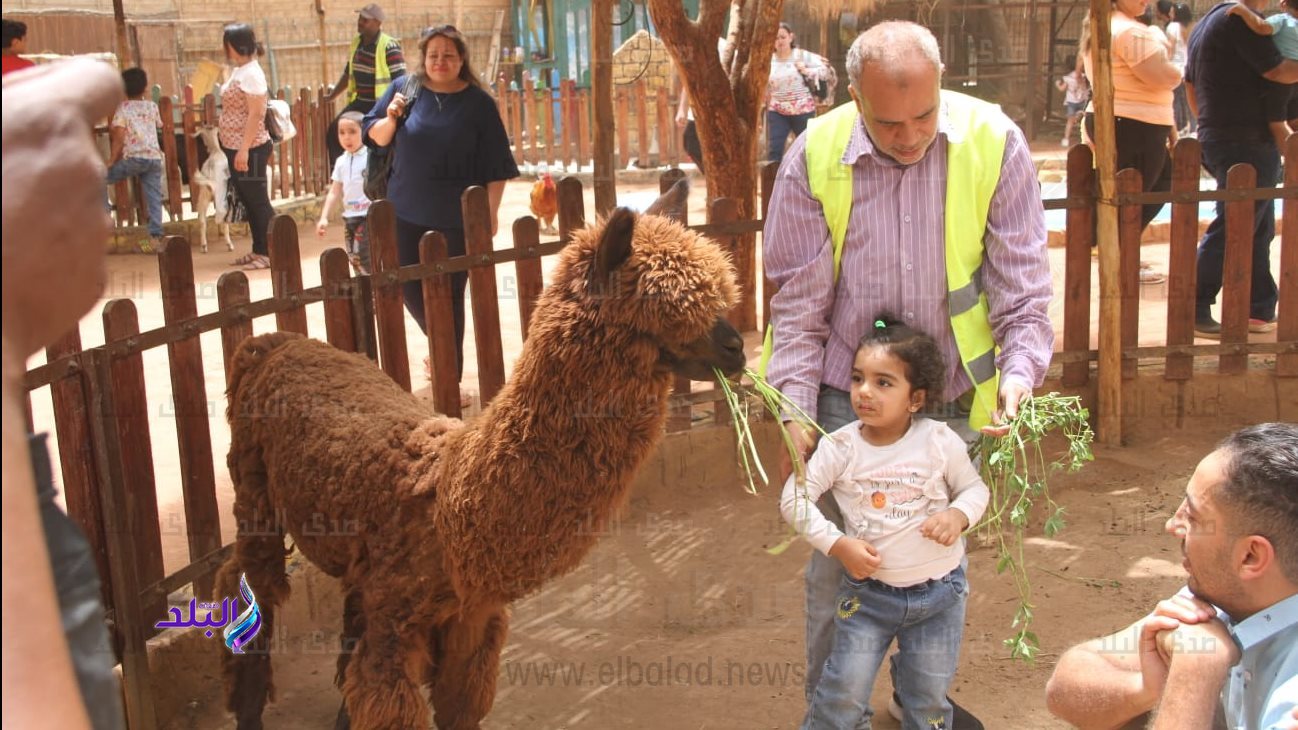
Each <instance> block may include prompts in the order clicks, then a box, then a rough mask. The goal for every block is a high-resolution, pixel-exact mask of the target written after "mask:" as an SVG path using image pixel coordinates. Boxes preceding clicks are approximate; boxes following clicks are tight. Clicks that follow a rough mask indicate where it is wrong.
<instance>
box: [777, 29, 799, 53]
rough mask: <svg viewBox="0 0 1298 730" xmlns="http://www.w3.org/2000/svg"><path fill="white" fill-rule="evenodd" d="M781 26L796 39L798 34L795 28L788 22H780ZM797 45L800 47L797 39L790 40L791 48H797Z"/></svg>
mask: <svg viewBox="0 0 1298 730" xmlns="http://www.w3.org/2000/svg"><path fill="white" fill-rule="evenodd" d="M780 28H781V29H783V30H784V32H785V33H788V34H789V35H791V36H793V37H794V38H795V39H796V38H797V36H798V34H797V33H794V32H793V28H792V27H791V26H790V25H789V24H788V23H780ZM797 47H798V42H797V40H791V41H789V48H797Z"/></svg>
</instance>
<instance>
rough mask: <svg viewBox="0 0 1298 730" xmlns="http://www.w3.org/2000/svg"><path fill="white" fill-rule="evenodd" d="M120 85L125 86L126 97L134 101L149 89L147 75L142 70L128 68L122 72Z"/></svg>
mask: <svg viewBox="0 0 1298 730" xmlns="http://www.w3.org/2000/svg"><path fill="white" fill-rule="evenodd" d="M122 83H123V84H125V85H126V95H127V96H128V97H130V98H132V99H134V98H135V97H137V96H139V95H140V94H143V93H144V91H145V90H146V89H148V88H149V75H148V74H147V73H145V72H144V69H142V68H139V67H136V68H128V69H126V70H125V71H123V72H122Z"/></svg>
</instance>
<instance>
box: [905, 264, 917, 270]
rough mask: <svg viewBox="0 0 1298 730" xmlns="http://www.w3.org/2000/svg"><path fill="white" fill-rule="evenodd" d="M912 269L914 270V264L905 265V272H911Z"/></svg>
mask: <svg viewBox="0 0 1298 730" xmlns="http://www.w3.org/2000/svg"><path fill="white" fill-rule="evenodd" d="M914 269H915V265H914V264H906V270H907V271H913V270H914Z"/></svg>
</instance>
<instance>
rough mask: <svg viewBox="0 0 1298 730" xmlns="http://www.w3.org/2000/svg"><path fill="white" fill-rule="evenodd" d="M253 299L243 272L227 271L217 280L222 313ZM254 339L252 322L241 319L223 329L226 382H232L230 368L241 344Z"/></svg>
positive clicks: (219, 308) (222, 340)
mask: <svg viewBox="0 0 1298 730" xmlns="http://www.w3.org/2000/svg"><path fill="white" fill-rule="evenodd" d="M251 301H252V298H251V296H250V294H249V291H248V276H247V275H246V274H244V273H243V272H242V271H227V272H225V273H224V274H221V278H219V279H217V280H216V304H217V309H218V310H219V311H222V312H228V311H232V310H238V309H240V308H242V307H244V306H245V305H247V304H248V303H249V302H251ZM249 337H252V320H251V319H241V320H239V321H238V322H234V323H232V324H227V325H225V326H224V327H222V328H221V354H222V355H223V356H224V359H225V382H226V383H227V384H228V383H229V382H230V368H231V366H232V365H233V364H234V351H235V348H237V347H238V346H239V343H240V342H243V341H244V340H245V339H247V338H249Z"/></svg>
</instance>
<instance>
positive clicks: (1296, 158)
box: [1275, 134, 1298, 378]
mask: <svg viewBox="0 0 1298 730" xmlns="http://www.w3.org/2000/svg"><path fill="white" fill-rule="evenodd" d="M1285 159H1286V160H1291V162H1290V164H1288V165H1285V168H1284V189H1285V190H1298V134H1291V135H1289V140H1288V142H1287V143H1286V144H1285ZM1280 226H1281V227H1280V281H1279V282H1278V283H1279V285H1280V303H1279V306H1278V307H1277V308H1276V321H1277V322H1278V323H1279V326H1278V327H1277V329H1276V335H1275V338H1276V341H1277V342H1298V198H1285V200H1284V219H1283V221H1282V222H1281V224H1280ZM1275 374H1276V375H1277V376H1278V377H1282V378H1292V377H1294V376H1298V353H1294V352H1289V353H1282V354H1280V355H1278V356H1277V357H1276V359H1275Z"/></svg>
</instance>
